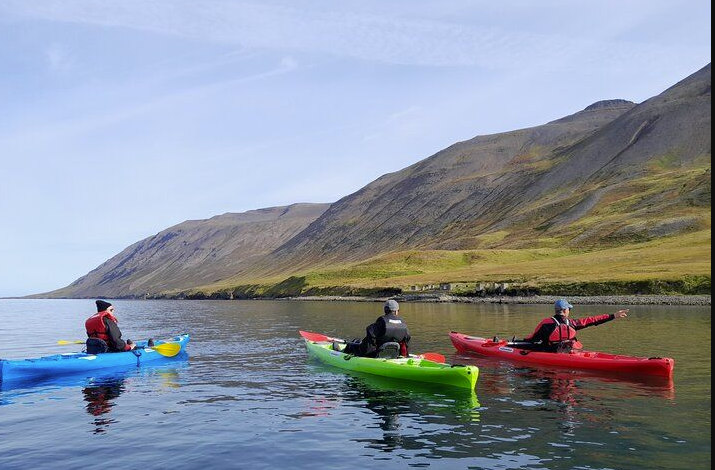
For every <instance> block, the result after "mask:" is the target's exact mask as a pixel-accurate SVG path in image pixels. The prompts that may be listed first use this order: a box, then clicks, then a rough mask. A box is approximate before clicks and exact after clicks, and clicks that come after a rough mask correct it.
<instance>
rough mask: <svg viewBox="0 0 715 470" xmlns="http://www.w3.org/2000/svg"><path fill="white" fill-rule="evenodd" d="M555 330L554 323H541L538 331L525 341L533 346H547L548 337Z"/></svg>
mask: <svg viewBox="0 0 715 470" xmlns="http://www.w3.org/2000/svg"><path fill="white" fill-rule="evenodd" d="M555 329H556V324H555V323H542V324H541V326H539V329H538V330H536V331H535V332H534V334H533V335H531V337H529V338H527V339H526V340H527V341H530V342H532V343H534V344H548V342H549V336H551V333H552V332H553V331H554V330H555Z"/></svg>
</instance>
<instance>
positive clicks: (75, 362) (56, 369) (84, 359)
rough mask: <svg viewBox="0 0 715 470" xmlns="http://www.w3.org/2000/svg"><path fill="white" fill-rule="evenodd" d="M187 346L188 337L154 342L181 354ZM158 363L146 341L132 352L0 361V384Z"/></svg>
mask: <svg viewBox="0 0 715 470" xmlns="http://www.w3.org/2000/svg"><path fill="white" fill-rule="evenodd" d="M188 342H189V335H179V336H174V337H173V338H171V339H167V340H164V341H155V344H156V345H157V346H158V345H160V344H165V343H175V344H178V345H179V346H180V347H181V352H183V351H184V348H185V347H186V344H187V343H188ZM161 359H165V356H164V355H162V354H161V353H159V352H157V351H155V350H154V349H152V348H150V347H148V346H147V345H146V341H137V346H136V348H135V349H134V350H132V351H126V352H118V353H105V354H87V353H68V354H55V355H53V356H45V357H40V358H37V359H20V360H4V359H0V384H1V383H3V382H8V381H14V380H27V379H36V378H41V377H50V376H55V375H65V374H77V373H81V372H85V371H92V370H97V369H107V368H111V367H127V366H129V367H131V366H135V367H139V366H141V365H142V364H143V363H145V362H150V361H158V360H161Z"/></svg>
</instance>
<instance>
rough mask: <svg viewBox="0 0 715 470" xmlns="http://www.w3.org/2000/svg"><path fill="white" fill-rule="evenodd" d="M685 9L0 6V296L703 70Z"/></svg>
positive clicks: (703, 55) (114, 1)
mask: <svg viewBox="0 0 715 470" xmlns="http://www.w3.org/2000/svg"><path fill="white" fill-rule="evenodd" d="M710 9H711V7H710V3H709V2H706V1H657V0H655V1H653V0H649V1H625V2H624V1H599V2H580V1H576V2H575V1H570V0H563V1H541V2H531V1H510V2H481V1H466V0H440V1H439V2H435V1H420V0H409V1H385V0H361V1H352V0H342V1H340V2H335V1H327V0H324V1H323V0H313V1H300V0H292V1H276V0H261V1H255V2H243V1H206V0H204V1H201V2H196V1H188V0H187V1H178V0H177V1H151V0H102V1H88V0H56V1H51V0H50V1H42V0H37V1H30V0H0V106H1V110H2V111H1V112H0V216H1V217H2V219H1V220H2V223H1V225H0V296H12V295H25V294H30V293H35V292H41V291H47V290H51V289H55V288H59V287H62V286H64V285H66V284H68V283H70V282H71V281H73V280H74V279H76V278H77V277H79V276H81V275H83V274H85V273H86V272H88V271H90V270H91V269H93V268H94V267H96V266H97V265H99V264H100V263H102V262H103V261H105V260H106V259H108V258H109V257H111V256H113V255H114V254H116V253H117V252H119V251H120V250H122V249H123V248H125V247H126V246H128V245H130V244H131V243H134V242H136V241H138V240H140V239H142V238H145V237H147V236H149V235H152V234H154V233H156V232H158V231H160V230H163V229H164V228H167V227H169V226H171V225H174V224H176V223H179V222H181V221H184V220H186V219H202V218H208V217H211V216H213V215H216V214H220V213H224V212H241V211H245V210H250V209H256V208H260V207H269V206H276V205H284V204H290V203H294V202H331V201H335V200H337V199H339V198H341V197H343V196H345V195H347V194H349V193H351V192H354V191H356V190H358V189H359V188H361V187H362V186H364V185H365V184H367V183H369V182H370V181H372V180H373V179H375V178H377V177H379V176H380V175H382V174H384V173H388V172H391V171H395V170H399V169H400V168H403V167H405V166H407V165H409V164H412V163H414V162H416V161H418V160H421V159H422V158H425V157H427V156H429V155H431V154H433V153H434V152H436V151H438V150H440V149H442V148H444V147H447V146H448V145H451V144H452V143H454V142H457V141H460V140H466V139H469V138H471V137H473V136H475V135H480V134H489V133H494V132H500V131H507V130H512V129H516V128H521V127H527V126H532V125H538V124H541V123H544V122H547V121H549V120H553V119H556V118H559V117H562V116H564V115H567V114H571V113H573V112H576V111H578V110H580V109H582V108H584V107H586V106H587V105H589V104H591V103H592V102H594V101H598V100H601V99H609V98H625V99H630V100H633V101H642V100H644V99H646V98H648V97H650V96H652V95H655V94H657V93H659V92H661V91H662V90H664V89H665V88H667V87H669V86H670V85H672V84H674V83H675V82H677V81H678V80H680V79H682V78H684V77H686V76H687V75H689V74H690V73H692V72H694V71H696V70H698V69H699V68H701V67H703V66H704V65H706V64H707V63H709V62H710V60H711V59H710V57H711V49H710V42H711V32H710V31H711V23H710Z"/></svg>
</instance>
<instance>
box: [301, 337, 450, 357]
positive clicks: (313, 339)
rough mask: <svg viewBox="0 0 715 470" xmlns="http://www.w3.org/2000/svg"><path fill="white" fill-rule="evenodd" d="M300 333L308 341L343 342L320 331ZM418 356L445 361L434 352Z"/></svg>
mask: <svg viewBox="0 0 715 470" xmlns="http://www.w3.org/2000/svg"><path fill="white" fill-rule="evenodd" d="M299 333H300V335H301V336H302V337H303V338H305V339H307V340H308V341H314V342H316V341H317V342H320V341H328V342H330V341H337V342H339V343H344V342H345V340H344V339H340V338H331V337H330V336H325V335H321V334H320V333H311V332H310V331H299ZM418 357H420V358H422V359H426V360H428V361H432V362H439V363H440V364H444V362H445V360H446V359H445V357H444V356H443V355H441V354H439V353H435V352H427V353H422V354H420V355H419V356H418Z"/></svg>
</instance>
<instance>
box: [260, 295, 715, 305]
mask: <svg viewBox="0 0 715 470" xmlns="http://www.w3.org/2000/svg"><path fill="white" fill-rule="evenodd" d="M563 297H567V298H568V300H569V302H572V303H578V304H580V305H681V306H686V305H687V306H699V307H709V306H711V305H712V297H711V296H710V295H591V296H554V295H534V296H490V297H463V296H455V295H447V294H423V295H420V294H416V295H396V296H393V297H360V296H355V297H351V296H337V295H335V296H305V297H284V298H279V299H264V300H283V301H285V300H297V301H323V302H384V301H386V300H388V299H395V300H397V301H399V302H408V303H409V302H414V303H464V304H526V305H528V304H532V305H543V304H552V303H554V302H556V301H557V300H559V299H561V298H563Z"/></svg>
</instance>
